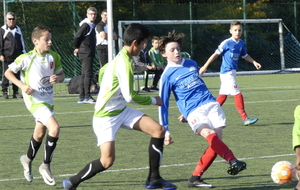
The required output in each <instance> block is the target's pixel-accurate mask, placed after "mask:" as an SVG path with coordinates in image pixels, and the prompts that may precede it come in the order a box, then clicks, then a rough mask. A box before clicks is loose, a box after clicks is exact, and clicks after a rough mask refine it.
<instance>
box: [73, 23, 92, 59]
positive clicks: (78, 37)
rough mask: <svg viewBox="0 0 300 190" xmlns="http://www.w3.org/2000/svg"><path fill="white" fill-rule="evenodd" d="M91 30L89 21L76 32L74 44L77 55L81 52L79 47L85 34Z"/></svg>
mask: <svg viewBox="0 0 300 190" xmlns="http://www.w3.org/2000/svg"><path fill="white" fill-rule="evenodd" d="M89 30H90V26H89V25H88V24H87V23H84V24H82V25H81V27H80V28H79V29H78V31H77V33H76V34H75V37H74V41H73V45H74V52H73V54H74V55H75V56H77V54H78V52H79V47H80V44H81V42H82V41H83V39H84V36H85V34H87V33H88V32H89Z"/></svg>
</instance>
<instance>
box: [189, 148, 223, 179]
mask: <svg viewBox="0 0 300 190" xmlns="http://www.w3.org/2000/svg"><path fill="white" fill-rule="evenodd" d="M216 157H217V153H216V152H215V151H214V150H213V149H211V147H210V146H209V147H208V148H207V149H206V150H205V152H204V153H203V155H202V156H201V158H200V159H199V161H198V164H197V166H196V168H195V169H194V172H193V174H192V175H193V176H202V174H203V173H204V172H205V171H206V170H207V168H208V167H209V166H210V165H211V164H212V163H213V161H214V160H215V158H216Z"/></svg>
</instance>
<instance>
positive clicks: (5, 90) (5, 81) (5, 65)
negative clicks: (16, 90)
mask: <svg viewBox="0 0 300 190" xmlns="http://www.w3.org/2000/svg"><path fill="white" fill-rule="evenodd" d="M7 69H8V62H7V61H6V60H5V61H3V62H2V92H3V98H4V99H8V87H9V80H8V79H7V78H6V77H5V75H4V73H5V71H6V70H7Z"/></svg>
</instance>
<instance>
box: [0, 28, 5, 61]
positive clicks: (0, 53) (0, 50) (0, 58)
mask: <svg viewBox="0 0 300 190" xmlns="http://www.w3.org/2000/svg"><path fill="white" fill-rule="evenodd" d="M3 46H4V39H3V29H2V28H1V29H0V61H5V58H4V55H3V51H4V47H3Z"/></svg>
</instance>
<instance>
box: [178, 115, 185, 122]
mask: <svg viewBox="0 0 300 190" xmlns="http://www.w3.org/2000/svg"><path fill="white" fill-rule="evenodd" d="M178 120H179V121H180V122H182V123H187V120H186V119H185V118H184V117H183V115H181V116H179V117H178Z"/></svg>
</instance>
